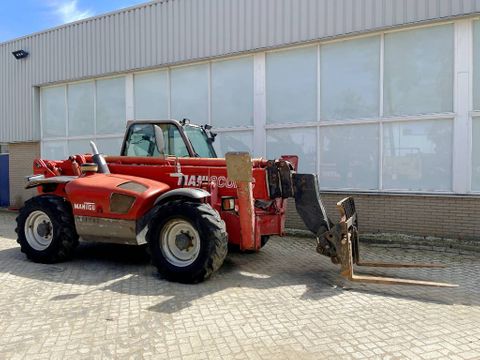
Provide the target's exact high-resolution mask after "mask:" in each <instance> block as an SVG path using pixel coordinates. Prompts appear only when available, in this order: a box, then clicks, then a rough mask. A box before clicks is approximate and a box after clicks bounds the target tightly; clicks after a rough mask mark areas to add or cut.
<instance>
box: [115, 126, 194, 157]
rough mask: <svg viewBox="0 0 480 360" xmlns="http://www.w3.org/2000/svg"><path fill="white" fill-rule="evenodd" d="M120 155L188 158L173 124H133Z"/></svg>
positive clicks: (183, 143) (180, 137) (185, 148)
mask: <svg viewBox="0 0 480 360" xmlns="http://www.w3.org/2000/svg"><path fill="white" fill-rule="evenodd" d="M122 155H126V156H156V157H158V156H178V157H188V156H190V155H189V153H188V149H187V147H186V145H185V142H184V141H183V138H182V136H181V134H180V132H179V131H178V128H177V127H176V126H175V125H173V124H134V125H132V126H130V128H129V130H128V135H127V139H126V143H125V149H124V151H123V154H122Z"/></svg>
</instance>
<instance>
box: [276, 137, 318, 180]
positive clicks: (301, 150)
mask: <svg viewBox="0 0 480 360" xmlns="http://www.w3.org/2000/svg"><path fill="white" fill-rule="evenodd" d="M316 138H317V132H316V129H315V128H287V129H272V130H267V157H268V158H269V159H273V158H278V157H279V156H280V155H298V157H299V162H298V169H299V171H300V172H307V173H316V172H317V141H316Z"/></svg>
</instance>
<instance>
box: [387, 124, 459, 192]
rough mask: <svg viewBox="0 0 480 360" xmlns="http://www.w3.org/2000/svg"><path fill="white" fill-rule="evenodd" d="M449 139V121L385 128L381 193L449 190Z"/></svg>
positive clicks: (451, 136) (450, 137)
mask: <svg viewBox="0 0 480 360" xmlns="http://www.w3.org/2000/svg"><path fill="white" fill-rule="evenodd" d="M452 138H453V126H452V121H451V120H448V119H447V120H445V119H443V120H440V119H435V120H428V121H407V122H400V123H389V124H384V125H383V187H384V189H388V190H403V189H407V190H415V191H438V190H444V191H448V190H451V188H452Z"/></svg>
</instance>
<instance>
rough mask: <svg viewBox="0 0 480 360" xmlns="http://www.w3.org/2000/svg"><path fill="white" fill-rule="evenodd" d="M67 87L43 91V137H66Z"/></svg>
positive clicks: (56, 87)
mask: <svg viewBox="0 0 480 360" xmlns="http://www.w3.org/2000/svg"><path fill="white" fill-rule="evenodd" d="M65 96H66V86H65V85H64V86H55V87H49V88H45V89H43V90H42V94H41V109H42V135H43V137H64V136H65V134H66V125H67V107H66V100H65Z"/></svg>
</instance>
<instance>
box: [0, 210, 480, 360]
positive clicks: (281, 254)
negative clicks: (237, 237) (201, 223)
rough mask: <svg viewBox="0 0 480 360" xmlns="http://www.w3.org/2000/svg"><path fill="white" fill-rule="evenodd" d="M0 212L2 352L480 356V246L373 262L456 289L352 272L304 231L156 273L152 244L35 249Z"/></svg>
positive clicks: (382, 254) (395, 252) (55, 355)
mask: <svg viewBox="0 0 480 360" xmlns="http://www.w3.org/2000/svg"><path fill="white" fill-rule="evenodd" d="M13 228H14V215H12V214H7V213H2V212H0V359H23V358H28V359H109V358H115V359H142V358H152V359H167V358H168V359H295V360H298V359H324V358H326V359H329V358H331V359H342V358H344V359H405V358H409V359H439V358H444V359H480V326H479V324H480V259H479V257H478V254H477V255H475V254H471V255H468V254H467V255H458V254H451V253H445V252H432V251H424V252H420V253H419V252H416V251H405V252H402V251H401V250H399V249H391V250H390V251H387V250H385V249H383V248H380V247H372V246H369V247H367V246H366V247H365V250H366V251H365V252H366V257H369V258H372V257H373V253H375V254H376V255H377V256H376V257H377V258H379V259H381V260H385V261H392V260H396V261H439V262H442V263H445V264H449V268H448V269H434V270H420V271H414V270H409V269H403V270H400V271H395V270H382V271H379V270H376V271H372V272H370V273H374V274H385V275H392V274H397V275H400V276H404V277H406V276H409V277H412V278H418V279H425V280H435V281H449V282H455V283H458V284H460V287H459V288H455V289H437V288H425V287H400V286H390V287H387V286H383V285H361V284H350V283H348V282H346V281H343V280H342V279H341V278H340V277H339V275H338V269H337V268H336V266H334V265H333V264H331V263H330V260H329V259H328V258H325V257H322V256H320V255H318V254H316V253H315V251H314V244H313V241H311V240H309V239H306V238H291V237H290V238H273V239H272V240H271V241H270V242H269V243H268V244H267V246H266V247H265V248H264V249H263V250H262V251H261V252H260V253H258V254H229V256H228V258H227V260H226V262H225V264H224V266H223V267H222V269H221V271H220V272H219V273H218V274H217V275H216V276H214V277H213V278H212V279H210V280H209V281H207V282H205V283H202V284H198V285H181V284H176V283H169V282H166V281H163V280H161V279H159V278H158V276H156V274H155V270H154V268H153V267H152V266H150V265H149V260H148V257H147V256H146V255H145V253H144V251H143V249H140V248H134V249H132V248H129V247H122V246H107V245H92V244H82V245H81V246H80V247H79V249H78V251H77V254H76V257H75V259H74V260H73V261H70V262H67V263H62V264H55V265H42V264H35V263H32V262H30V261H28V260H27V259H26V258H25V256H24V255H23V254H22V253H21V252H20V250H19V247H18V245H17V243H16V241H15V233H14V231H13Z"/></svg>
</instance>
